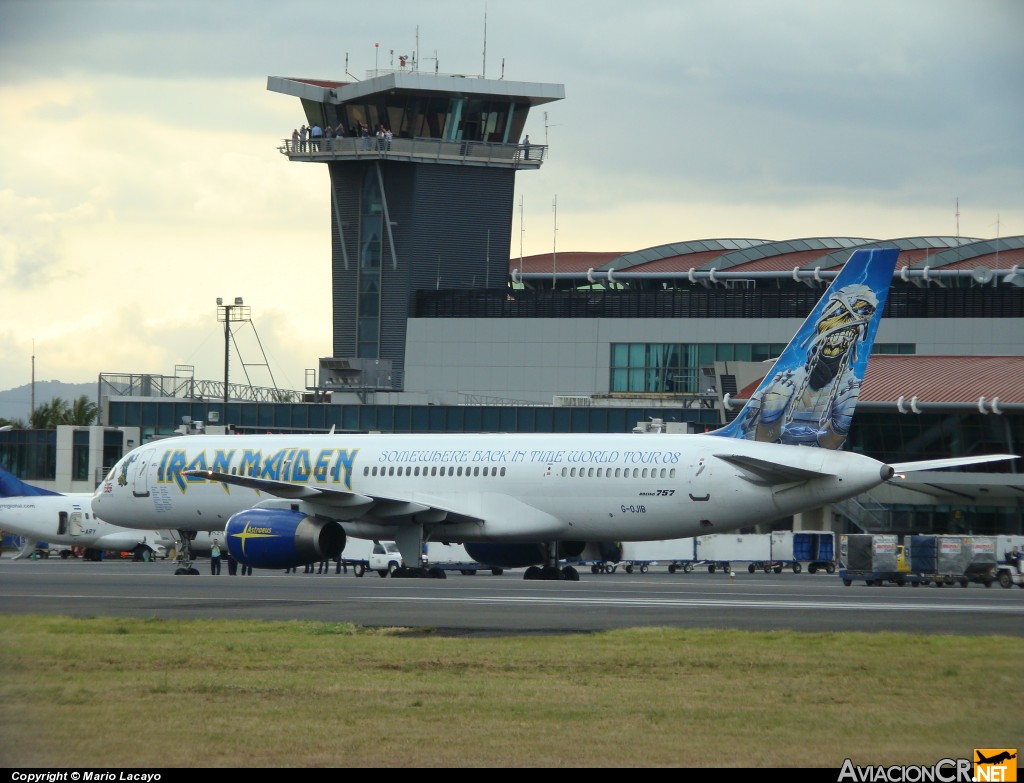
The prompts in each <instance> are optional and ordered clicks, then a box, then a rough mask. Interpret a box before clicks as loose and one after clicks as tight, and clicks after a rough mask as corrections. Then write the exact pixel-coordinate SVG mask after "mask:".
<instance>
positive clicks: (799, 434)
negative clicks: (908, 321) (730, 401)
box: [708, 248, 900, 449]
mask: <svg viewBox="0 0 1024 783" xmlns="http://www.w3.org/2000/svg"><path fill="white" fill-rule="evenodd" d="M899 252H900V251H899V250H898V249H897V248H882V249H871V250H855V251H854V252H853V254H852V255H851V256H850V259H849V260H848V261H847V262H846V264H845V265H844V266H843V268H842V269H841V270H840V271H839V274H838V275H836V277H835V279H834V280H833V281H832V284H831V285H830V286H829V287H828V289H827V290H826V291H825V293H824V295H823V296H822V298H821V300H820V301H819V302H818V304H817V305H815V307H814V309H813V310H812V311H811V314H810V315H809V316H807V320H805V321H804V323H803V325H802V326H801V327H800V329H799V331H798V332H797V333H796V336H795V337H794V338H793V339H792V341H791V342H790V343H789V345H787V346H786V349H785V350H784V351H783V352H782V355H781V356H779V358H778V359H777V360H776V362H775V366H774V367H773V368H772V370H771V372H769V373H768V375H767V376H766V377H765V379H764V380H763V381H761V383H760V385H759V386H758V387H757V390H756V391H755V392H754V393H753V394H752V395H751V397H750V399H749V400H748V401H747V403H746V405H744V406H743V410H741V411H740V412H739V415H737V417H736V418H735V419H733V421H731V422H730V423H729V424H727V425H726V426H724V427H722V428H721V429H718V430H715V431H713V432H711V433H708V434H710V435H719V436H722V437H727V438H743V439H746V440H759V441H769V442H776V443H789V444H794V445H802V446H819V447H823V448H828V449H838V448H840V447H842V445H843V443H844V442H845V441H846V436H847V434H849V431H850V423H851V421H852V419H853V410H854V407H855V406H856V404H857V397H858V395H859V394H860V387H861V383H862V381H863V379H864V371H865V369H867V364H868V357H869V356H870V355H871V346H872V344H873V343H874V341H875V334H876V332H877V331H878V322H879V321H880V320H881V317H882V310H883V309H884V308H885V300H886V297H887V296H888V294H889V287H890V285H891V284H892V274H893V271H894V270H895V268H896V259H897V257H898V256H899Z"/></svg>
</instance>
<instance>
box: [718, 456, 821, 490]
mask: <svg viewBox="0 0 1024 783" xmlns="http://www.w3.org/2000/svg"><path fill="white" fill-rule="evenodd" d="M714 456H715V457H716V458H717V459H720V460H723V461H725V462H728V463H730V464H732V465H735V466H736V467H738V468H740V469H741V470H743V471H745V472H746V473H747V476H746V478H747V480H748V481H750V482H751V483H753V484H764V485H771V484H790V483H792V482H794V481H808V480H810V479H813V478H820V477H821V476H827V475H830V474H828V473H822V472H820V471H817V470H809V469H808V468H798V467H795V466H793V465H784V464H781V463H778V462H770V461H769V460H765V459H758V458H757V457H749V456H747V455H745V454H715V455H714Z"/></svg>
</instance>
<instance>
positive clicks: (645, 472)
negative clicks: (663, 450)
mask: <svg viewBox="0 0 1024 783" xmlns="http://www.w3.org/2000/svg"><path fill="white" fill-rule="evenodd" d="M643 477H644V478H647V468H644V472H643Z"/></svg>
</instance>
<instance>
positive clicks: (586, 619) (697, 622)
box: [0, 557, 1024, 636]
mask: <svg viewBox="0 0 1024 783" xmlns="http://www.w3.org/2000/svg"><path fill="white" fill-rule="evenodd" d="M198 565H199V567H200V568H201V569H202V568H208V567H209V566H208V563H206V562H203V561H200V562H199V564H198ZM522 577H523V572H522V571H521V570H513V571H506V572H505V573H504V574H503V575H501V576H494V575H492V574H490V573H489V572H483V571H481V572H479V573H478V574H476V575H474V576H467V575H463V574H460V573H458V572H454V573H450V574H449V577H448V578H447V579H444V580H440V579H391V578H387V579H382V578H380V577H379V576H377V575H376V574H375V573H372V572H371V573H369V574H367V575H366V576H364V577H361V578H358V577H355V576H354V575H353V574H352V572H351V570H350V571H349V573H348V574H341V575H335V574H334V572H333V570H332V571H331V573H330V574H327V575H321V574H315V573H314V574H304V573H302V570H301V569H300V570H299V573H297V574H285V573H284V572H282V571H269V572H267V571H262V572H261V571H255V572H254V573H253V575H252V576H229V575H228V573H227V568H226V566H225V567H224V569H223V572H222V574H221V575H220V576H211V575H209V573H208V572H207V571H205V570H203V571H202V572H201V573H200V575H198V576H175V575H174V564H173V563H171V562H166V561H157V562H152V563H134V562H129V561H103V562H98V563H94V562H82V561H79V560H59V559H50V560H35V561H33V560H11V559H9V558H6V557H5V558H0V612H2V613H4V614H25V613H30V614H62V615H70V616H76V617H88V616H123V617H155V618H164V619H189V618H215V619H242V620H244V619H261V620H315V621H323V622H350V623H354V624H356V625H362V626H402V627H413V628H424V627H426V628H433V629H437V631H438V632H441V633H447V634H454V635H499V634H500V635H506V634H539V633H586V632H592V631H599V630H608V629H616V628H618V629H621V628H631V627H638V626H671V627H676V628H730V629H739V630H761V631H766V630H792V631H869V632H872V631H903V632H910V633H924V634H940V633H941V634H960V635H987V634H999V635H1011V636H1024V590H1022V589H1020V588H1016V587H1015V588H1012V589H1009V590H1006V589H1002V588H1000V587H999V586H998V585H996V586H993V587H991V588H985V587H983V586H982V585H978V584H971V585H969V586H968V587H966V588H962V587H960V586H959V585H956V586H946V587H941V588H937V587H934V586H923V587H911V586H909V585H908V586H905V587H897V586H895V585H890V586H880V587H868V586H867V585H865V584H863V583H862V582H861V583H854V584H853V585H851V586H845V585H844V584H843V582H842V580H841V579H840V578H839V577H838V576H837V575H827V574H823V573H819V574H808V573H806V572H805V573H802V574H793V573H789V572H787V573H782V574H774V573H771V574H762V573H757V574H749V573H747V572H746V571H742V572H737V573H736V574H735V576H734V577H729V576H727V575H725V574H722V573H716V574H709V573H706V572H705V571H701V570H699V569H698V570H696V571H694V572H692V573H689V574H684V573H682V572H678V573H675V574H670V573H668V571H667V570H665V569H661V568H659V567H657V566H653V567H652V568H651V570H650V571H649V572H648V573H646V574H640V573H633V574H627V573H625V572H623V571H617V572H616V573H613V574H592V573H590V572H589V570H588V569H582V570H581V575H580V581H578V582H542V581H526V580H524V579H523V578H522Z"/></svg>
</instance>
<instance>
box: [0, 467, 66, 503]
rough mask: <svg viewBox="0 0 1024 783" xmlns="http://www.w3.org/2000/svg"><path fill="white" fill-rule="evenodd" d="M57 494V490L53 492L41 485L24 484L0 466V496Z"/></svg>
mask: <svg viewBox="0 0 1024 783" xmlns="http://www.w3.org/2000/svg"><path fill="white" fill-rule="evenodd" d="M59 494H60V493H59V492H53V491H52V490H49V489H43V488H42V487H34V486H32V485H31V484H26V483H25V482H24V481H22V480H21V479H19V478H18V477H17V476H15V475H14V474H13V473H9V472H8V471H6V470H4V469H3V468H2V467H0V498H19V497H29V496H36V495H59Z"/></svg>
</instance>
